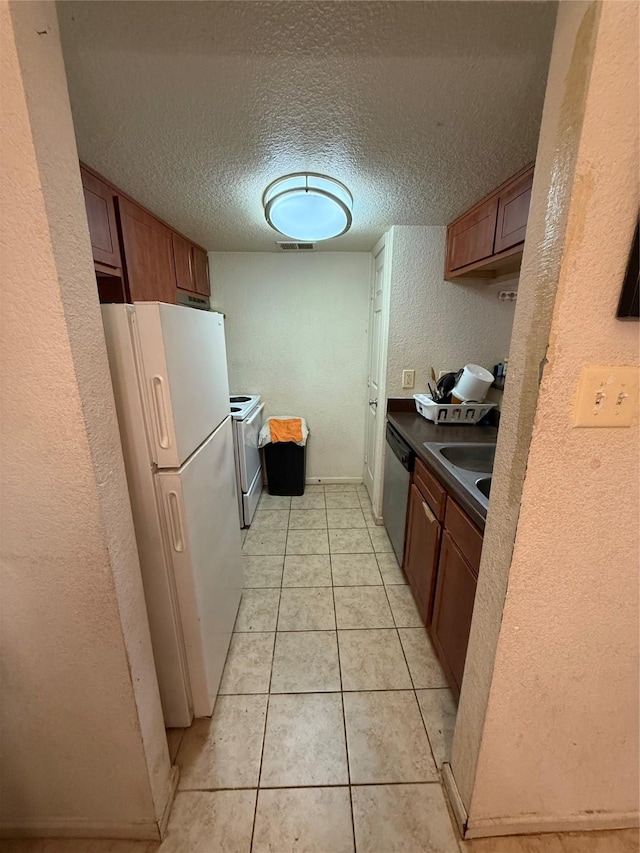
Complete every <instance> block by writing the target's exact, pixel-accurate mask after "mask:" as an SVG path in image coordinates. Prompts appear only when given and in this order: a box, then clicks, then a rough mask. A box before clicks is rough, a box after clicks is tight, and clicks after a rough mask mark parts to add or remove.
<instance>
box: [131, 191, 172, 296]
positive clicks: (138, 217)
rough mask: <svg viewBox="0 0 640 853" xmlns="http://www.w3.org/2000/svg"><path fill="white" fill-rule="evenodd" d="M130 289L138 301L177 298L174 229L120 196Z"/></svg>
mask: <svg viewBox="0 0 640 853" xmlns="http://www.w3.org/2000/svg"><path fill="white" fill-rule="evenodd" d="M118 207H119V212H120V227H121V229H122V241H123V248H124V257H125V263H126V271H127V279H128V283H129V292H130V294H131V299H132V300H133V301H134V302H175V301H176V272H175V267H174V262H173V240H172V237H173V232H172V231H171V230H170V229H169V228H167V226H166V225H163V224H162V222H159V221H158V220H157V219H156V218H155V217H154V216H152V215H151V214H150V213H147V211H146V210H143V209H142V208H141V207H138V205H137V204H134V203H133V202H131V201H129V199H127V198H124V197H119V198H118Z"/></svg>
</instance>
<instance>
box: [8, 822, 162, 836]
mask: <svg viewBox="0 0 640 853" xmlns="http://www.w3.org/2000/svg"><path fill="white" fill-rule="evenodd" d="M0 838H16V839H17V838H113V839H122V840H129V841H160V831H159V829H158V824H157V822H156V821H141V822H139V823H116V822H114V823H110V822H106V823H94V822H92V821H89V820H83V819H82V818H59V819H52V820H47V821H28V822H25V823H3V824H0Z"/></svg>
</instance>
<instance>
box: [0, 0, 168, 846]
mask: <svg viewBox="0 0 640 853" xmlns="http://www.w3.org/2000/svg"><path fill="white" fill-rule="evenodd" d="M0 14H1V16H2V27H1V31H2V36H3V43H2V51H1V56H2V73H1V74H0V78H1V80H2V89H3V91H2V105H3V111H4V113H5V116H4V120H3V122H2V126H3V144H2V158H3V162H2V167H3V168H2V171H3V187H2V195H3V197H4V198H10V199H11V206H10V209H9V208H8V206H6V205H5V206H3V207H2V212H3V214H4V215H3V221H2V233H3V243H2V269H3V288H2V290H3V292H2V344H3V351H2V359H1V363H2V458H3V465H2V536H1V549H2V550H1V559H2V575H3V577H2V602H1V603H2V619H1V625H2V649H3V679H4V682H3V687H2V696H3V698H2V703H1V704H2V724H1V728H0V735H1V741H2V759H1V761H0V764H1V767H2V784H1V787H2V792H3V795H2V807H1V812H0V822H1V826H0V830H1V831H5V832H6V831H17V832H23V833H30V834H76V835H80V834H82V835H91V834H99V835H124V836H125V837H134V836H136V835H139V836H143V837H150V838H151V837H154V836H157V831H158V830H157V820H158V818H159V817H160V816H161V815H162V812H163V810H164V808H165V807H166V804H167V800H168V797H169V761H168V754H167V747H166V738H165V737H164V731H163V727H162V717H161V711H160V704H159V696H158V688H157V683H156V679H155V670H154V668H153V659H152V656H151V648H150V641H149V633H148V626H147V620H146V612H145V608H144V599H143V597H142V587H141V580H140V568H139V564H138V558H137V551H136V546H135V539H134V536H133V526H132V522H131V516H130V509H129V500H128V492H127V487H126V481H125V478H124V470H123V464H122V454H121V449H120V443H119V436H118V431H117V424H116V420H115V411H114V406H113V399H112V392H111V385H110V381H109V374H108V367H107V362H106V353H105V348H104V338H103V335H102V326H101V320H100V312H99V306H98V302H97V295H96V289H95V279H94V275H93V264H92V260H91V249H90V245H89V239H88V231H87V224H86V217H85V214H84V204H83V198H82V189H81V186H80V178H79V172H78V167H77V152H76V149H75V142H74V137H73V127H72V123H71V113H70V109H69V103H68V95H67V91H66V82H65V77H64V67H63V64H62V57H61V52H60V43H59V38H58V32H57V20H56V13H55V6H54V4H53V3H18V4H14V5H12V6H11V8H10V7H9V6H8V5H7V4H6V3H2V5H1V6H0ZM7 214H8V215H7ZM26 295H28V297H29V300H30V303H29V304H30V306H31V307H29V305H28V304H27V303H26V302H25V296H26ZM34 306H35V307H34Z"/></svg>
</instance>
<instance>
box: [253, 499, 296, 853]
mask: <svg viewBox="0 0 640 853" xmlns="http://www.w3.org/2000/svg"><path fill="white" fill-rule="evenodd" d="M290 515H291V509H289V516H290ZM288 535H289V525H288V522H287V536H288ZM286 550H287V540H286V537H285V554H286ZM278 556H280V555H279V554H278ZM284 560H285V557H284V556H283V557H282V573H281V575H280V587H279V589H280V592H279V594H278V607H277V610H276V624H275V630H274V632H273V649H272V652H271V670H270V672H269V684H268V685H267V707H266V710H265V715H264V727H263V729H262V747H261V749H260V764H259V765H258V781H257V783H256V801H255V805H254V807H253V824H252V826H251V841H250V843H249V853H251V851H252V850H253V838H254V835H255V831H256V820H257V817H258V797H259V796H260V778H261V776H262V762H263V759H264V745H265V741H266V739H267V723H268V720H269V705H270V704H271V682H272V680H273V664H274V661H275V656H276V640H277V639H278V620H279V618H280V603H281V601H282V582H283V580H284Z"/></svg>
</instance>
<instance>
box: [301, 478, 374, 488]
mask: <svg viewBox="0 0 640 853" xmlns="http://www.w3.org/2000/svg"><path fill="white" fill-rule="evenodd" d="M305 483H306V484H307V485H308V486H328V485H336V486H360V485H362V483H363V480H362V477H307V478H306V480H305Z"/></svg>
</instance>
